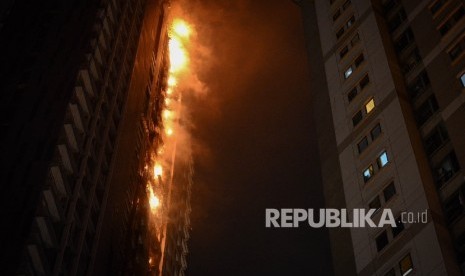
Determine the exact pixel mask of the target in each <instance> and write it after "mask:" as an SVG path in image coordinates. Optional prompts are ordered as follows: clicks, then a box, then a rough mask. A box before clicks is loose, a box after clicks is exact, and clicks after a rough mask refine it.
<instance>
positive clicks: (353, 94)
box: [347, 75, 370, 102]
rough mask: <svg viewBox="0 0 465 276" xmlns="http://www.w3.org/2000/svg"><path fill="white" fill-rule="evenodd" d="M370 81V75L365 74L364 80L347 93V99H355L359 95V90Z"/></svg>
mask: <svg viewBox="0 0 465 276" xmlns="http://www.w3.org/2000/svg"><path fill="white" fill-rule="evenodd" d="M369 82H370V79H369V78H368V75H365V76H364V77H363V78H362V80H361V81H360V82H359V83H358V84H357V86H355V87H354V88H352V90H350V91H349V93H347V99H348V100H349V102H351V101H352V100H353V99H355V97H356V96H357V95H358V92H359V91H361V90H363V89H364V88H365V87H366V86H367V85H368V83H369Z"/></svg>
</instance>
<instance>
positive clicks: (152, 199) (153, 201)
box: [148, 185, 160, 213]
mask: <svg viewBox="0 0 465 276" xmlns="http://www.w3.org/2000/svg"><path fill="white" fill-rule="evenodd" d="M148 189H149V204H150V210H151V211H152V213H154V212H155V211H156V210H157V209H158V207H159V206H160V199H159V198H158V197H157V196H156V195H155V193H154V192H153V189H152V186H151V185H148Z"/></svg>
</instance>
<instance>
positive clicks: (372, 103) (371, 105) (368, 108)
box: [365, 98, 375, 114]
mask: <svg viewBox="0 0 465 276" xmlns="http://www.w3.org/2000/svg"><path fill="white" fill-rule="evenodd" d="M374 108H375V100H374V99H373V98H371V100H369V101H368V102H367V103H366V104H365V111H366V113H367V114H368V113H370V112H371V111H372V110H373V109H374Z"/></svg>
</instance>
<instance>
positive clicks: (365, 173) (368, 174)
mask: <svg viewBox="0 0 465 276" xmlns="http://www.w3.org/2000/svg"><path fill="white" fill-rule="evenodd" d="M374 173H375V171H374V170H373V165H370V166H369V167H368V168H366V169H365V170H364V171H363V180H364V181H365V183H366V182H368V180H370V179H371V178H372V177H373V175H374Z"/></svg>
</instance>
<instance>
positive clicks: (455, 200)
mask: <svg viewBox="0 0 465 276" xmlns="http://www.w3.org/2000/svg"><path fill="white" fill-rule="evenodd" d="M463 205H464V198H463V195H462V193H461V192H456V193H454V194H453V195H452V196H451V197H450V198H449V199H448V200H447V202H446V204H445V206H444V209H445V213H446V218H447V222H448V223H451V222H453V221H455V220H456V219H457V218H459V217H460V216H461V215H462V214H463V211H464V206H463Z"/></svg>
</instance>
